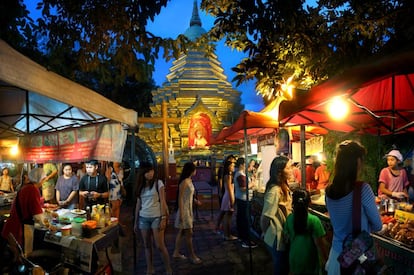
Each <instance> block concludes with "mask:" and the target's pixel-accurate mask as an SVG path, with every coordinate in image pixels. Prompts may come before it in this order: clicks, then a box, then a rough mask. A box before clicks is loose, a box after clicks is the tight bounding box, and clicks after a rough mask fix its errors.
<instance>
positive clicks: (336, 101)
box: [328, 97, 349, 121]
mask: <svg viewBox="0 0 414 275" xmlns="http://www.w3.org/2000/svg"><path fill="white" fill-rule="evenodd" d="M328 112H329V116H330V117H331V118H332V119H333V120H336V121H338V120H343V119H344V118H345V117H346V116H347V115H348V113H349V106H348V104H347V103H346V102H345V101H344V100H343V99H342V98H340V97H335V98H333V99H332V100H331V102H330V104H329V106H328Z"/></svg>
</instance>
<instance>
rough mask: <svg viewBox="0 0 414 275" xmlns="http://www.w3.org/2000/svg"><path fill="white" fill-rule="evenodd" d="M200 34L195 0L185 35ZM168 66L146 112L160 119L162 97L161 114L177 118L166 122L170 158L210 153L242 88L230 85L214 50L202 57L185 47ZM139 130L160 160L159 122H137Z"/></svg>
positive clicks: (234, 114) (234, 112) (237, 107)
mask: <svg viewBox="0 0 414 275" xmlns="http://www.w3.org/2000/svg"><path fill="white" fill-rule="evenodd" d="M204 33H206V31H205V30H204V29H203V28H202V24H201V20H200V17H199V14H198V8H197V1H194V7H193V13H192V17H191V20H190V27H189V28H188V29H187V30H186V31H185V33H184V35H185V36H186V37H187V38H189V39H190V40H193V41H194V40H196V39H197V38H198V37H200V36H201V35H202V34H204ZM169 71H170V72H169V74H168V75H167V76H166V78H167V80H166V81H165V82H164V83H163V85H162V87H160V88H158V89H157V90H154V91H153V92H152V95H153V103H152V105H151V106H150V108H151V111H152V114H151V117H153V118H161V117H162V116H163V114H162V110H163V108H162V103H163V102H166V103H167V106H168V107H167V114H166V116H167V117H168V118H178V119H180V121H181V122H180V123H176V124H172V123H168V133H167V136H168V147H169V156H170V157H169V162H170V163H171V162H175V161H176V162H177V164H178V163H184V162H186V161H188V160H189V159H195V158H196V156H201V159H203V156H204V159H206V158H209V157H210V156H211V155H213V154H215V153H217V150H218V151H220V150H221V149H217V148H216V146H214V152H213V147H212V146H211V142H212V137H213V136H214V135H216V134H217V133H218V132H219V131H220V130H221V129H222V128H223V127H224V126H229V125H231V124H232V123H233V121H234V120H236V119H237V118H238V116H239V115H240V113H241V111H242V110H243V106H242V105H241V93H240V92H239V91H237V90H234V89H233V87H232V85H231V83H230V82H229V81H228V80H227V76H226V75H225V74H224V69H223V68H222V67H221V64H220V62H219V61H218V58H217V56H216V55H215V54H211V55H210V56H206V53H204V52H200V51H197V50H193V49H188V51H187V53H185V54H184V53H183V54H181V56H180V57H179V58H178V59H177V60H175V61H174V62H173V65H172V66H171V68H170V69H169ZM138 135H139V137H140V138H142V139H143V140H144V141H145V142H146V143H147V144H148V145H149V146H150V147H151V148H152V150H153V151H154V153H155V155H156V157H157V160H158V162H162V156H163V145H162V144H163V142H162V140H163V133H162V124H161V123H159V124H156V123H153V124H151V123H146V124H141V126H140V129H139V133H138ZM221 153H223V152H221ZM219 154H220V152H219ZM207 161H208V160H207ZM207 165H208V164H207Z"/></svg>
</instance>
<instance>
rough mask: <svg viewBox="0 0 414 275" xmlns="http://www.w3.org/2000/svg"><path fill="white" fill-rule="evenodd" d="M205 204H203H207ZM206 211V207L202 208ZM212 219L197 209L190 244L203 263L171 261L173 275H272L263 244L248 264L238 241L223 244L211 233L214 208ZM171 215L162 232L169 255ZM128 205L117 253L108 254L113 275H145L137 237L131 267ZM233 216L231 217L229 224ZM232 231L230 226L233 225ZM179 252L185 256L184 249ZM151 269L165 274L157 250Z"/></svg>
mask: <svg viewBox="0 0 414 275" xmlns="http://www.w3.org/2000/svg"><path fill="white" fill-rule="evenodd" d="M207 204H208V202H207V201H206V204H204V205H207ZM204 208H207V207H204ZM214 208H215V209H214V211H213V213H214V216H211V211H210V208H208V209H200V210H199V218H198V219H196V220H195V223H194V236H193V245H194V248H195V252H196V254H197V255H198V256H199V257H200V258H201V259H202V260H203V263H202V264H200V265H194V264H192V263H190V262H189V261H188V260H173V259H172V257H171V263H172V267H173V270H174V274H177V275H189V274H197V275H203V274H209V275H212V274H214V275H221V274H223V275H224V274H225V275H231V274H238V275H239V274H246V275H247V274H250V275H253V274H254V275H260V274H272V262H271V257H270V255H269V254H268V252H267V250H266V248H265V247H264V244H263V243H262V242H260V241H257V242H258V244H259V246H258V247H257V248H254V249H252V250H251V252H252V254H251V255H252V257H251V259H252V265H251V264H250V253H249V249H248V248H243V247H242V246H241V244H240V242H239V241H224V240H223V239H222V236H221V235H217V234H215V233H214V231H213V229H214V227H215V220H216V217H217V214H218V210H217V206H215V207H214ZM174 217H175V216H174V214H172V215H170V218H169V224H168V227H167V230H166V235H165V241H166V245H167V249H168V251H169V253H170V255H172V252H173V249H174V243H175V236H176V230H175V228H174V225H173V220H174ZM132 218H133V216H132V206H128V205H124V206H122V212H121V222H122V223H123V224H124V227H123V228H124V229H123V230H124V233H125V236H124V237H121V238H120V248H121V253H120V254H110V257H111V259H112V261H113V264H114V267H115V269H116V270H118V271H116V274H145V271H146V263H145V257H144V251H143V249H142V244H141V236H137V238H136V248H137V250H136V254H137V256H136V265H135V266H134V252H133V251H134V250H133V247H134V243H133V233H132V232H133V231H132ZM234 220H235V216H234V217H233V221H234ZM233 228H234V226H233ZM181 252H182V253H184V254H185V255H188V253H187V252H186V249H185V247H183V248H182V250H181ZM154 266H155V271H156V274H165V270H164V265H163V263H162V260H161V257H160V255H159V253H158V251H157V250H156V249H155V250H154Z"/></svg>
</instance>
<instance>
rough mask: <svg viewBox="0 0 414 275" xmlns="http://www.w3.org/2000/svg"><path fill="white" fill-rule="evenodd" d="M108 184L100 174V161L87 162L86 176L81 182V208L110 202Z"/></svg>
mask: <svg viewBox="0 0 414 275" xmlns="http://www.w3.org/2000/svg"><path fill="white" fill-rule="evenodd" d="M108 196H109V192H108V182H107V180H106V177H105V176H103V175H100V174H99V173H98V161H97V160H90V161H88V162H86V175H84V176H83V177H82V178H81V180H80V182H79V198H80V201H79V202H80V208H81V209H83V208H85V207H86V206H91V205H94V204H105V203H107V202H108Z"/></svg>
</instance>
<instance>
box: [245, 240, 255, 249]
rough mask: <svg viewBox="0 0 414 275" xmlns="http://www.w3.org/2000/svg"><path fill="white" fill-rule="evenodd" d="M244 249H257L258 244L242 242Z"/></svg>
mask: <svg viewBox="0 0 414 275" xmlns="http://www.w3.org/2000/svg"><path fill="white" fill-rule="evenodd" d="M242 247H243V248H249V247H251V248H256V247H257V244H256V243H255V242H253V241H250V242H247V241H243V242H242Z"/></svg>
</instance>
